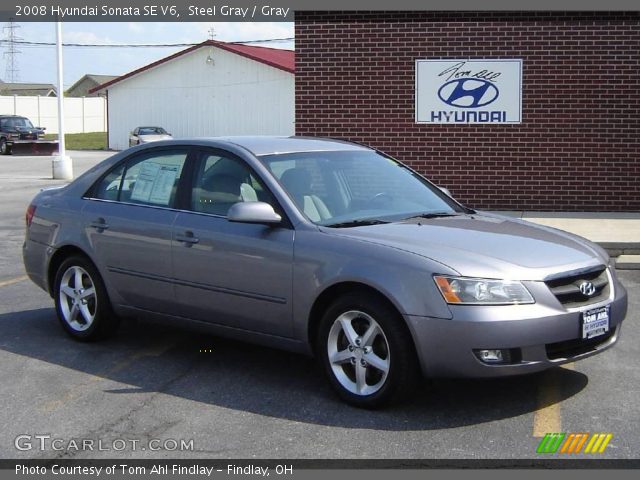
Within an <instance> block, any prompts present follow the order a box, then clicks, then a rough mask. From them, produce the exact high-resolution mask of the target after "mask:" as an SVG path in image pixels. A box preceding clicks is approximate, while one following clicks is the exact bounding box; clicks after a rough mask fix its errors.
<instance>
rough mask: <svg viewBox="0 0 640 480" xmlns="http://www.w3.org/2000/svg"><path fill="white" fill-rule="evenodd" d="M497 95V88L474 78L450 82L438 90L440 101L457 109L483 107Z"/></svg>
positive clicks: (498, 93) (485, 81) (493, 100)
mask: <svg viewBox="0 0 640 480" xmlns="http://www.w3.org/2000/svg"><path fill="white" fill-rule="evenodd" d="M498 95H500V92H499V90H498V87H496V86H495V85H494V84H493V83H491V82H488V81H487V80H480V79H476V78H458V79H456V80H451V81H450V82H447V83H445V84H444V85H442V86H441V87H440V89H439V90H438V97H440V100H442V101H443V102H444V103H446V104H447V105H451V106H452V107H458V108H476V107H484V106H485V105H489V104H490V103H492V102H495V101H496V99H497V98H498Z"/></svg>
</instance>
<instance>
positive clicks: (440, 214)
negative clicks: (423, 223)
mask: <svg viewBox="0 0 640 480" xmlns="http://www.w3.org/2000/svg"><path fill="white" fill-rule="evenodd" d="M458 215H462V214H461V213H458V212H428V213H419V214H418V215H411V216H410V217H407V218H403V220H413V219H414V218H441V217H457V216H458Z"/></svg>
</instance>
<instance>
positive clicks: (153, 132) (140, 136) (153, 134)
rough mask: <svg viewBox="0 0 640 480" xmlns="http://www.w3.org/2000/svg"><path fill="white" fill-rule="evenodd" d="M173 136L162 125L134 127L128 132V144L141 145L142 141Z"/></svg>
mask: <svg viewBox="0 0 640 480" xmlns="http://www.w3.org/2000/svg"><path fill="white" fill-rule="evenodd" d="M172 138H173V137H172V136H171V134H170V133H168V132H167V131H166V130H165V129H164V128H162V127H136V128H134V129H133V130H132V132H131V133H130V134H129V146H130V147H134V146H136V145H142V144H143V143H150V142H158V141H160V140H171V139H172Z"/></svg>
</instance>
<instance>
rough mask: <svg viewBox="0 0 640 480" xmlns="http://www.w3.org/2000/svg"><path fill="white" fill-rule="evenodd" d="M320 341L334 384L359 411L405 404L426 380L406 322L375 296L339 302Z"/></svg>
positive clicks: (324, 364)
mask: <svg viewBox="0 0 640 480" xmlns="http://www.w3.org/2000/svg"><path fill="white" fill-rule="evenodd" d="M345 328H346V329H347V330H348V332H347V330H345ZM350 339H351V340H350ZM315 340H316V342H315V352H316V356H317V358H318V360H319V361H320V363H321V364H322V367H323V370H324V372H325V374H326V375H327V378H328V380H329V383H330V384H331V386H332V387H333V389H334V390H335V391H336V393H337V394H338V396H340V398H342V399H343V400H344V401H345V402H347V403H349V404H350V405H353V406H355V407H360V408H370V409H373V408H379V407H383V406H386V405H390V404H392V403H397V402H400V401H401V400H403V399H406V398H407V397H408V396H409V394H410V393H411V392H412V391H413V389H414V388H415V387H416V386H417V385H418V383H419V382H420V380H421V375H420V371H419V365H418V358H417V355H416V353H415V347H414V343H413V339H412V338H411V334H410V333H409V330H408V328H407V326H406V324H405V323H404V320H403V319H402V317H401V316H400V314H399V313H398V312H397V311H396V310H395V309H394V308H393V307H392V306H391V305H389V304H388V303H387V302H385V301H384V300H382V299H380V298H379V297H376V296H374V295H370V294H348V295H344V296H342V297H340V298H338V299H337V300H336V301H335V302H334V303H333V304H331V306H330V307H329V308H328V309H327V310H326V312H325V313H324V315H323V316H322V319H321V320H320V326H319V330H318V335H317V338H316V339H315ZM361 362H364V363H361Z"/></svg>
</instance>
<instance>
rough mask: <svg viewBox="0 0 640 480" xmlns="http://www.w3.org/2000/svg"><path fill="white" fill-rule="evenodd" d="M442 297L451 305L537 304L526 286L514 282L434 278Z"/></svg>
mask: <svg viewBox="0 0 640 480" xmlns="http://www.w3.org/2000/svg"><path fill="white" fill-rule="evenodd" d="M433 279H434V280H435V281H436V285H437V286H438V289H439V290H440V293H442V296H443V297H444V299H445V300H446V301H447V303H451V304H476V305H517V304H523V303H535V302H534V300H533V297H532V296H531V294H530V293H529V291H528V290H527V289H526V288H525V286H524V285H523V284H522V283H520V282H515V281H512V280H490V279H485V278H464V277H443V276H438V275H437V276H434V277H433Z"/></svg>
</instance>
